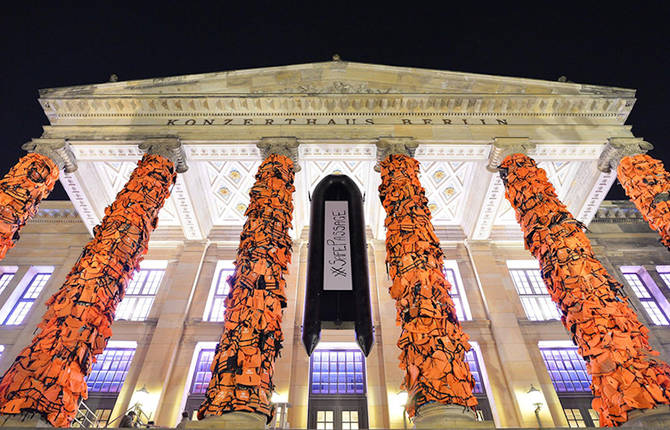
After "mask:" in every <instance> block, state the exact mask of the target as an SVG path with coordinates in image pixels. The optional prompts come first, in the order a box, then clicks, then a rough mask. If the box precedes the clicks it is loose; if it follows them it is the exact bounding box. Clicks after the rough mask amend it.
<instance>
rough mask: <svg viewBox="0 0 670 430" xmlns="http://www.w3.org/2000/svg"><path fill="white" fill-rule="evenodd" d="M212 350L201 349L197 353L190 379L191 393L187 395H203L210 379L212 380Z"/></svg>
mask: <svg viewBox="0 0 670 430" xmlns="http://www.w3.org/2000/svg"><path fill="white" fill-rule="evenodd" d="M214 352H215V350H214V348H203V349H201V350H200V352H199V353H198V360H197V361H196V363H195V369H194V370H193V378H192V379H191V392H190V393H189V394H205V392H206V391H207V386H208V385H209V381H210V379H212V370H211V369H212V361H213V360H214Z"/></svg>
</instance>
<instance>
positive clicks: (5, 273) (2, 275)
mask: <svg viewBox="0 0 670 430" xmlns="http://www.w3.org/2000/svg"><path fill="white" fill-rule="evenodd" d="M18 271H19V266H0V294H2V293H3V292H4V291H5V289H7V287H9V285H10V284H11V283H12V281H13V280H14V277H15V276H16V274H17V273H18ZM5 279H7V281H6V282H4V280H5ZM3 282H4V285H3Z"/></svg>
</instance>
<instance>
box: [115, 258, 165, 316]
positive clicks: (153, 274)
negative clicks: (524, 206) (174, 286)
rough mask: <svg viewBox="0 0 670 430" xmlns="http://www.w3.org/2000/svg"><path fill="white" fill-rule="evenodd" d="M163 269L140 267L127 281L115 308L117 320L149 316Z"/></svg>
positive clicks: (163, 272)
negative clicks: (122, 294) (121, 297)
mask: <svg viewBox="0 0 670 430" xmlns="http://www.w3.org/2000/svg"><path fill="white" fill-rule="evenodd" d="M163 274H165V270H163V269H140V270H138V271H137V272H135V273H134V274H133V279H132V280H131V281H130V282H128V287H127V288H126V294H125V295H124V296H123V300H121V302H120V303H119V306H118V307H117V308H116V316H115V318H114V319H117V320H128V321H144V320H145V319H147V317H148V316H149V311H150V310H151V305H153V303H154V298H155V297H156V292H157V291H158V287H159V286H160V285H161V280H162V279H163Z"/></svg>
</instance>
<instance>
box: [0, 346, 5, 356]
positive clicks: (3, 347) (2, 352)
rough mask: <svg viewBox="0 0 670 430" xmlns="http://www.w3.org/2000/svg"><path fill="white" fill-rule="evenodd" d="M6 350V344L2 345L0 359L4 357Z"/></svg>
mask: <svg viewBox="0 0 670 430" xmlns="http://www.w3.org/2000/svg"><path fill="white" fill-rule="evenodd" d="M4 352H5V345H0V359H1V358H2V354H4Z"/></svg>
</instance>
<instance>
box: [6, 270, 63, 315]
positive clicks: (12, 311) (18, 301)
mask: <svg viewBox="0 0 670 430" xmlns="http://www.w3.org/2000/svg"><path fill="white" fill-rule="evenodd" d="M34 267H37V266H34ZM31 269H32V267H31ZM52 275H53V269H52V270H41V269H40V268H38V269H36V270H29V271H28V272H27V273H26V274H25V276H24V277H23V279H21V282H20V283H19V285H18V286H17V287H16V290H18V291H19V294H18V295H17V296H16V297H15V300H13V301H12V303H11V307H8V308H7V309H8V310H7V312H6V313H4V312H3V314H4V315H2V319H0V326H20V325H22V324H24V323H25V321H26V318H27V317H28V315H29V314H30V311H31V310H32V308H33V305H35V302H36V301H37V299H39V298H40V295H41V294H42V293H43V292H44V290H45V288H46V286H47V284H48V283H49V280H51V276H52ZM38 277H42V279H44V282H43V283H42V284H41V285H40V286H39V287H37V288H34V285H33V284H34V283H35V282H41V281H36V279H37V278H38ZM43 277H46V278H43ZM8 302H9V300H8ZM6 305H9V303H7V304H6ZM21 305H27V306H23V307H22V308H21V310H18V309H19V307H21ZM3 310H4V308H3ZM17 312H18V315H17ZM17 316H20V319H17V318H16V317H17ZM10 321H12V322H10Z"/></svg>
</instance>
